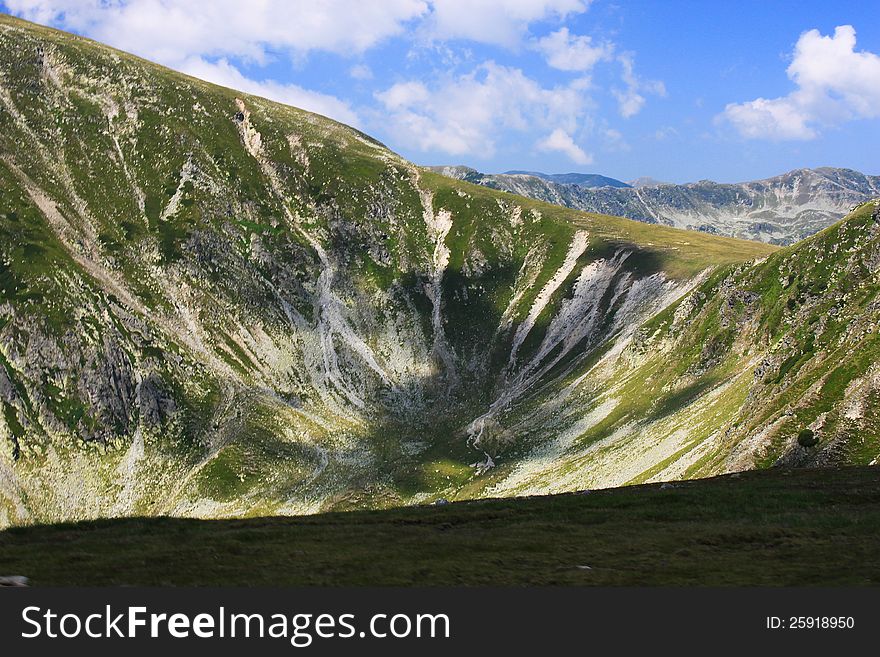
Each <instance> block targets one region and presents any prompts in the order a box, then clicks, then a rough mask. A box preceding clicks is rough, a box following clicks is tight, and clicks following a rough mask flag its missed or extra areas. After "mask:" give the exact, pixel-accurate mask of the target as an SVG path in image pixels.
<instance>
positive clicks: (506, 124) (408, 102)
mask: <svg viewBox="0 0 880 657" xmlns="http://www.w3.org/2000/svg"><path fill="white" fill-rule="evenodd" d="M585 85H586V82H585V81H584V80H582V79H577V80H574V81H573V82H572V83H571V84H569V85H567V86H562V87H554V88H549V89H547V88H543V87H541V85H539V84H538V83H537V82H535V81H534V80H532V79H530V78H528V77H526V76H525V75H524V74H523V72H522V71H521V70H519V69H516V68H509V67H506V66H500V65H498V64H496V63H494V62H491V61H489V62H486V63H484V64H481V65H480V66H478V67H477V68H476V69H475V70H473V71H472V72H470V73H468V74H465V75H461V76H458V77H449V78H446V79H445V80H443V81H441V82H440V83H439V84H438V85H436V86H435V87H433V88H428V87H427V86H425V85H424V84H423V83H421V82H401V83H398V84H395V85H393V86H392V87H390V88H388V89H386V90H385V91H383V92H381V93H378V94H376V98H377V99H378V100H379V101H380V102H381V103H382V105H383V106H384V107H385V109H386V110H388V112H389V113H390V119H391V120H390V121H387V126H388V130H389V131H390V132H392V134H394V136H395V137H396V138H397V139H398V140H399V141H400V143H402V144H404V145H406V146H410V147H414V148H418V149H419V150H421V151H438V152H443V153H448V154H451V155H464V154H470V155H477V156H482V157H486V156H491V155H492V154H493V153H494V151H495V144H496V140H497V138H498V137H499V136H500V134H501V133H502V132H503V131H505V130H512V131H517V132H529V131H532V130H534V129H536V128H537V129H544V130H554V129H556V128H559V129H561V130H562V131H563V132H566V133H569V134H570V133H572V132H574V130H575V129H576V128H577V126H578V124H579V122H580V121H581V119H582V118H583V116H584V114H585V111H586V106H587V101H586V98H585V97H584V95H583V90H584V89H585Z"/></svg>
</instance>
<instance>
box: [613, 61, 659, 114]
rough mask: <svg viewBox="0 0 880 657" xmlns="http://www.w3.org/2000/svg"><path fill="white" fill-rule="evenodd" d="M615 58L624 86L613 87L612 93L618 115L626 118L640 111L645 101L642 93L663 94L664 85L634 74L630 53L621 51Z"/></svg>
mask: <svg viewBox="0 0 880 657" xmlns="http://www.w3.org/2000/svg"><path fill="white" fill-rule="evenodd" d="M617 59H618V61H619V62H620V66H621V68H622V71H623V72H622V75H621V79H622V80H623V83H624V85H625V88H624V89H614V90H613V91H612V93H613V94H614V97H615V98H616V99H617V105H618V108H619V110H620V115H621V116H622V117H623V118H625V119H628V118H630V117H631V116H635V115H636V114H638V113H639V112H640V111H642V107H644V105H645V102H646V99H645V96H644V94H646V93H648V94H654V95H656V96H665V95H666V86H665V85H664V84H663V83H662V82H660V81H659V80H644V79H642V78H641V77H639V76H638V75H636V73H635V62H634V61H633V54H632V53H629V52H626V53H622V54H620V55H618V57H617Z"/></svg>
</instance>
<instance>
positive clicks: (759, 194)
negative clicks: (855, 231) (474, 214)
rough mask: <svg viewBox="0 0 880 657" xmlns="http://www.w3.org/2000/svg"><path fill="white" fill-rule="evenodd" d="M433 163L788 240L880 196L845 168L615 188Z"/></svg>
mask: <svg viewBox="0 0 880 657" xmlns="http://www.w3.org/2000/svg"><path fill="white" fill-rule="evenodd" d="M435 169H436V170H438V172H440V173H443V174H444V175H448V176H451V177H454V178H461V179H464V180H468V181H470V182H474V183H477V184H481V185H486V186H487V187H491V188H493V189H499V190H504V191H508V192H512V193H514V194H520V195H522V196H527V197H529V198H534V199H539V200H542V201H547V202H549V203H557V204H559V205H564V206H566V207H570V208H575V209H578V210H585V211H588V212H602V213H605V214H611V215H617V216H622V217H629V218H630V219H636V220H638V221H644V222H647V223H659V224H665V225H668V226H676V227H679V228H688V229H692V230H700V231H705V232H710V233H715V234H718V235H729V236H732V237H739V238H742V239H752V240H760V241H763V242H768V243H771V244H793V243H794V242H796V241H798V240H800V239H804V238H805V237H809V236H810V235H813V234H814V233H816V232H817V231H819V230H821V229H823V228H826V227H827V226H829V225H831V224H832V223H834V222H835V221H837V220H838V219H839V218H840V217H841V216H842V215H844V214H845V213H846V212H848V211H849V210H850V209H851V208H852V207H853V206H854V205H857V204H859V203H862V202H864V201H866V200H868V199H870V198H873V197H876V196H880V176H866V175H864V174H862V173H859V172H857V171H852V170H850V169H832V168H819V169H797V170H795V171H790V172H788V173H786V174H783V175H781V176H776V177H774V178H768V179H766V180H757V181H753V182H745V183H736V184H720V183H715V182H712V181H709V180H703V181H700V182H696V183H688V184H686V185H673V184H669V183H656V182H654V181H651V180H650V179H647V180H643V179H639V180H636V181H633V183H632V188H629V187H628V186H625V188H620V189H613V188H610V187H603V188H601V189H591V188H589V187H592V185H590V186H586V187H585V186H581V185H572V184H564V183H566V182H568V181H565V180H556V179H553V178H552V177H548V176H545V175H544V174H540V175H538V174H532V175H506V174H482V173H479V172H478V171H476V170H473V169H468V168H467V167H435ZM517 173H520V174H524V173H527V172H517ZM617 187H620V186H617Z"/></svg>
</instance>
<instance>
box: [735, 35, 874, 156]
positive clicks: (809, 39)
mask: <svg viewBox="0 0 880 657" xmlns="http://www.w3.org/2000/svg"><path fill="white" fill-rule="evenodd" d="M855 46H856V31H855V29H853V27H852V26H851V25H842V26H839V27H837V28H835V30H834V36H822V35H821V34H820V33H819V31H818V30H810V31H809V32H804V33H803V34H802V35H801V36H800V38H799V39H798V42H797V45H796V46H795V49H794V57H793V58H792V62H791V64H790V65H789V67H788V69H787V71H786V73H787V74H788V77H789V78H790V79H791V80H792V81H793V82H794V83H795V84H796V85H797V89H795V90H794V91H792V92H791V93H789V94H788V95H787V96H782V97H779V98H772V99H767V98H757V99H755V100H752V101H749V102H745V103H730V104H729V105H727V107H725V109H724V112H723V113H722V114H721V115H720V117H719V118H720V119H723V120H727V121H728V122H730V123H731V124H732V125H733V126H734V127H735V128H736V129H737V130H738V131H739V133H740V134H741V135H742V136H743V137H746V138H750V139H772V140H803V139H813V138H815V137H816V136H818V134H819V128H820V127H822V126H833V125H838V124H840V123H843V122H844V121H848V120H852V119H860V118H861V119H866V118H876V117H878V116H880V56H877V55H876V54H874V53H871V52H866V51H861V52H856V50H855Z"/></svg>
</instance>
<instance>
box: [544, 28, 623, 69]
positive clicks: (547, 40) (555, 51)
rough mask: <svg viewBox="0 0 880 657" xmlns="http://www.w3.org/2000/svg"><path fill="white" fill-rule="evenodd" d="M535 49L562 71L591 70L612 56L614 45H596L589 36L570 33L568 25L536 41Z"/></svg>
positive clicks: (550, 63)
mask: <svg viewBox="0 0 880 657" xmlns="http://www.w3.org/2000/svg"><path fill="white" fill-rule="evenodd" d="M533 47H534V48H535V50H538V51H539V52H541V53H542V54H543V55H544V57H545V58H546V59H547V64H549V65H550V66H552V67H553V68H556V69H559V70H560V71H581V72H586V71H589V70H591V69H592V68H593V67H594V66H595V65H596V64H597V63H599V62H600V61H602V60H607V59H608V58H609V57H611V52H612V50H613V47H612V46H611V44H608V43H603V44H598V45H594V44H593V40H592V39H591V38H590V37H588V36H576V35H572V34H570V33H569V31H568V28H567V27H563V28H561V29H559V30H557V31H556V32H553V33H551V34H548V35H547V36H545V37H543V38H541V39H538V40H536V41H535V43H534V46H533Z"/></svg>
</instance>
